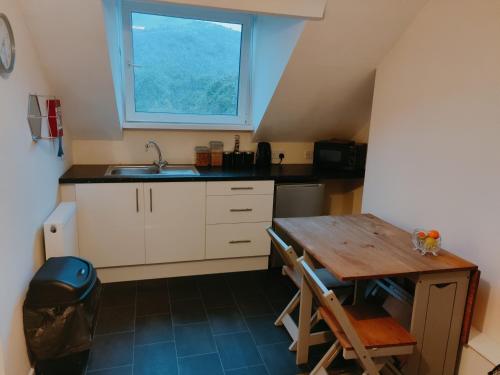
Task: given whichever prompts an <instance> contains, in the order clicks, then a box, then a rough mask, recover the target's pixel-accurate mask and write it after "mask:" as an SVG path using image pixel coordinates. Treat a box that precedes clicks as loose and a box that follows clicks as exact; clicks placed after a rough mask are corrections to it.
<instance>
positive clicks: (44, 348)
mask: <svg viewBox="0 0 500 375" xmlns="http://www.w3.org/2000/svg"><path fill="white" fill-rule="evenodd" d="M100 292H101V283H100V281H99V279H98V278H97V274H96V271H95V269H94V267H93V266H92V264H91V263H89V262H87V261H85V260H83V259H81V258H77V257H56V258H50V259H49V260H47V262H46V263H45V264H44V265H43V266H42V267H41V268H40V269H39V270H38V272H37V273H36V274H35V276H34V277H33V279H32V280H31V283H30V286H29V289H28V293H27V296H26V299H25V301H24V306H23V315H24V333H25V336H26V342H27V346H28V352H29V354H30V358H31V360H32V362H34V363H35V364H36V368H37V373H43V374H49V373H56V371H53V372H51V371H48V370H46V371H38V369H39V368H44V367H51V368H56V367H57V364H58V362H59V363H60V364H63V367H65V368H66V370H67V371H68V370H69V369H68V367H66V366H67V362H68V358H71V357H75V355H77V356H76V357H78V358H80V356H78V355H79V354H80V353H85V352H86V351H88V350H89V349H90V347H91V345H92V338H93V333H94V327H95V322H96V316H97V308H98V303H99V296H100ZM76 357H75V358H76ZM48 364H49V365H50V366H47V365H48Z"/></svg>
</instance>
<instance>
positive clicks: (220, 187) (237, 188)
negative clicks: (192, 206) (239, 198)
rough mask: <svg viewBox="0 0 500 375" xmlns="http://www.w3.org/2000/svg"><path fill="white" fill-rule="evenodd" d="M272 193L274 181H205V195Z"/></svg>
mask: <svg viewBox="0 0 500 375" xmlns="http://www.w3.org/2000/svg"><path fill="white" fill-rule="evenodd" d="M239 194H245V195H247V194H274V181H217V182H208V183H207V195H239Z"/></svg>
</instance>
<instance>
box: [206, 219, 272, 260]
mask: <svg viewBox="0 0 500 375" xmlns="http://www.w3.org/2000/svg"><path fill="white" fill-rule="evenodd" d="M270 226H271V222H266V223H244V224H216V225H207V231H206V236H207V237H206V258H207V259H219V258H239V257H249V256H265V255H269V252H270V246H271V242H270V239H269V236H268V235H267V233H266V229H267V228H269V227H270Z"/></svg>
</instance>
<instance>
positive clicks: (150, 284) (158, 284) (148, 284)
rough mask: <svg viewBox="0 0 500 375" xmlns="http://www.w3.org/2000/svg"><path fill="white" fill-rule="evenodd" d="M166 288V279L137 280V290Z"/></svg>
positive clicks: (146, 290)
mask: <svg viewBox="0 0 500 375" xmlns="http://www.w3.org/2000/svg"><path fill="white" fill-rule="evenodd" d="M165 290H168V287H167V279H151V280H139V281H137V292H138V293H140V292H149V291H165Z"/></svg>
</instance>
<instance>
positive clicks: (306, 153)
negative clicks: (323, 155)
mask: <svg viewBox="0 0 500 375" xmlns="http://www.w3.org/2000/svg"><path fill="white" fill-rule="evenodd" d="M312 158H313V152H312V151H311V150H307V151H304V159H306V160H312Z"/></svg>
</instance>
